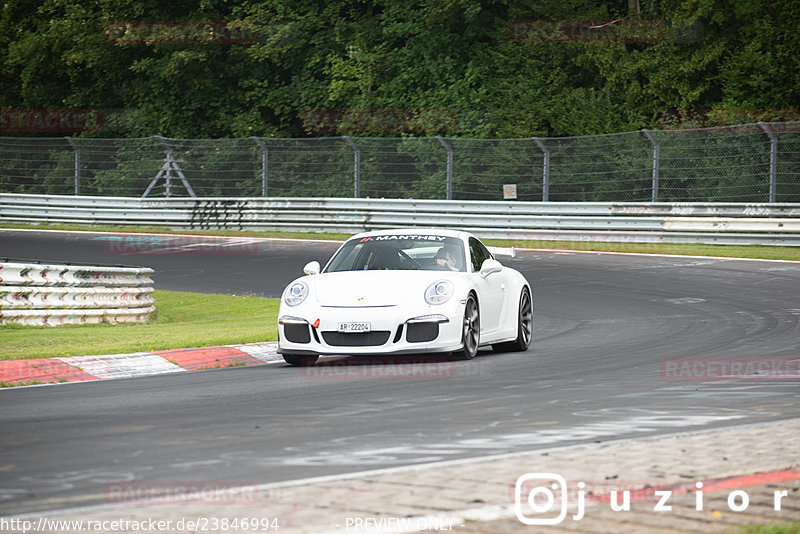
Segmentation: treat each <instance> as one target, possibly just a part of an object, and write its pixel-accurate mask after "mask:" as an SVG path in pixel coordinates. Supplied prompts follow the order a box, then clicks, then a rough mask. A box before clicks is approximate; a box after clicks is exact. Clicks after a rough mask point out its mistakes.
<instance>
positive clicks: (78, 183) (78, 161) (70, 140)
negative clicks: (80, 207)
mask: <svg viewBox="0 0 800 534" xmlns="http://www.w3.org/2000/svg"><path fill="white" fill-rule="evenodd" d="M66 140H67V142H68V143H69V144H70V146H71V147H72V150H74V151H75V196H76V197H77V196H78V195H80V194H81V149H80V147H78V143H76V142H75V140H74V139H73V138H72V137H66Z"/></svg>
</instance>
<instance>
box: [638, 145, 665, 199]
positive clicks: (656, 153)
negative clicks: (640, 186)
mask: <svg viewBox="0 0 800 534" xmlns="http://www.w3.org/2000/svg"><path fill="white" fill-rule="evenodd" d="M642 133H644V135H645V136H646V137H647V138H648V139H649V140H650V143H652V145H653V186H652V190H653V195H652V201H653V202H658V171H659V164H660V163H661V143H660V142H659V141H658V139H656V138H655V137H654V136H653V134H652V133H651V132H650V130H642Z"/></svg>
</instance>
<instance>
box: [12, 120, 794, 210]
mask: <svg viewBox="0 0 800 534" xmlns="http://www.w3.org/2000/svg"><path fill="white" fill-rule="evenodd" d="M504 186H513V187H511V188H509V187H505V188H504ZM514 189H515V191H516V197H515V198H516V199H519V200H528V201H561V202H588V201H594V202H781V203H785V202H800V122H782V123H758V124H747V125H740V126H727V127H718V128H704V129H696V130H641V131H636V132H626V133H619V134H608V135H595V136H584V137H560V138H528V139H463V138H444V137H402V138H388V137H349V136H344V137H317V138H302V139H277V138H256V137H251V138H237V139H169V138H165V137H161V136H154V137H147V138H134V139H131V138H124V139H97V138H84V137H59V138H54V137H48V138H35V137H0V192H2V193H30V194H56V195H97V196H118V197H120V196H122V197H143V198H155V197H185V196H188V197H195V196H196V197H205V198H208V197H295V198H296V197H334V198H335V197H340V198H365V197H370V198H414V199H452V200H503V199H504V198H508V197H504V192H505V194H510V193H511V191H513V190H514Z"/></svg>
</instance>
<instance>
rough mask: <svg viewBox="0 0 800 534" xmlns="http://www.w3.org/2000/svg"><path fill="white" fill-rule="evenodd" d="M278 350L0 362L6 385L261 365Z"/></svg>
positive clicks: (263, 346)
mask: <svg viewBox="0 0 800 534" xmlns="http://www.w3.org/2000/svg"><path fill="white" fill-rule="evenodd" d="M277 349H278V344H277V343H276V342H274V341H272V342H265V343H249V344H247V345H228V346H224V347H202V348H194V349H173V350H157V351H153V352H134V353H132V354H109V355H104V356H74V357H71V358H37V359H30V360H5V361H0V382H2V383H4V384H7V385H14V384H29V383H37V384H38V383H42V384H47V383H57V382H83V381H87V380H102V379H108V378H132V377H137V376H149V375H157V374H163V373H179V372H182V371H198V370H201V369H214V368H219V367H238V366H242V365H261V364H264V363H270V362H277V361H283V358H282V357H281V356H280V355H279V354H278V353H277Z"/></svg>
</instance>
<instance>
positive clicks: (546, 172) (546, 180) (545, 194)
mask: <svg viewBox="0 0 800 534" xmlns="http://www.w3.org/2000/svg"><path fill="white" fill-rule="evenodd" d="M531 139H533V140H534V141H536V145H537V146H538V147H539V150H541V151H542V154H544V162H543V164H542V202H549V201H550V149H549V148H547V146H546V145H545V144H544V142H542V140H541V139H539V138H538V137H532V138H531Z"/></svg>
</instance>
